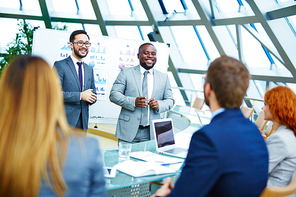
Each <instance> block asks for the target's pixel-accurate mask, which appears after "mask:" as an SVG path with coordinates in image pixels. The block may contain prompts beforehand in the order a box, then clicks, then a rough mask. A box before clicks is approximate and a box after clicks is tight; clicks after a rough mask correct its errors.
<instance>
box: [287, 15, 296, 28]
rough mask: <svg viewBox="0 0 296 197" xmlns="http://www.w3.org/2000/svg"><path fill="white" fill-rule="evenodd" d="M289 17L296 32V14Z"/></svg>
mask: <svg viewBox="0 0 296 197" xmlns="http://www.w3.org/2000/svg"><path fill="white" fill-rule="evenodd" d="M288 19H289V21H290V23H291V25H292V28H293V29H294V32H296V15H295V16H290V17H288Z"/></svg>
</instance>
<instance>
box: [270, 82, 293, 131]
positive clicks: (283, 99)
mask: <svg viewBox="0 0 296 197" xmlns="http://www.w3.org/2000/svg"><path fill="white" fill-rule="evenodd" d="M264 101H265V103H266V104H268V105H269V110H270V111H271V113H272V115H273V119H274V120H275V121H276V122H279V123H281V124H283V125H286V126H287V127H289V128H290V129H292V130H293V131H294V135H295V136H296V94H295V93H294V92H293V91H292V90H291V89H290V88H288V87H286V86H278V87H275V88H272V89H271V90H269V91H267V92H266V93H265V96H264Z"/></svg>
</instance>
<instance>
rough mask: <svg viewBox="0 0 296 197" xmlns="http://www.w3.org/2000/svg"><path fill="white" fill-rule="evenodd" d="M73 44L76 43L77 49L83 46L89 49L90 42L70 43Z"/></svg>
mask: <svg viewBox="0 0 296 197" xmlns="http://www.w3.org/2000/svg"><path fill="white" fill-rule="evenodd" d="M72 43H73V44H75V43H77V45H78V46H79V47H82V46H83V45H85V46H86V47H90V46H91V43H90V42H83V41H81V40H80V41H78V42H72Z"/></svg>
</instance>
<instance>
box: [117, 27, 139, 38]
mask: <svg viewBox="0 0 296 197" xmlns="http://www.w3.org/2000/svg"><path fill="white" fill-rule="evenodd" d="M114 28H115V31H116V34H117V37H118V38H125V39H131V40H142V38H141V35H140V32H139V30H138V27H136V26H114Z"/></svg>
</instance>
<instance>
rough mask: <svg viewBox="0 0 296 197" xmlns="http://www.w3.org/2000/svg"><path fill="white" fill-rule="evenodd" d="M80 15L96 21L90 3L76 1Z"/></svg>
mask: <svg viewBox="0 0 296 197" xmlns="http://www.w3.org/2000/svg"><path fill="white" fill-rule="evenodd" d="M77 2H78V6H79V13H80V14H87V15H90V16H91V18H93V19H96V16H95V12H94V9H93V6H92V4H91V2H90V1H85V0H77Z"/></svg>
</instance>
